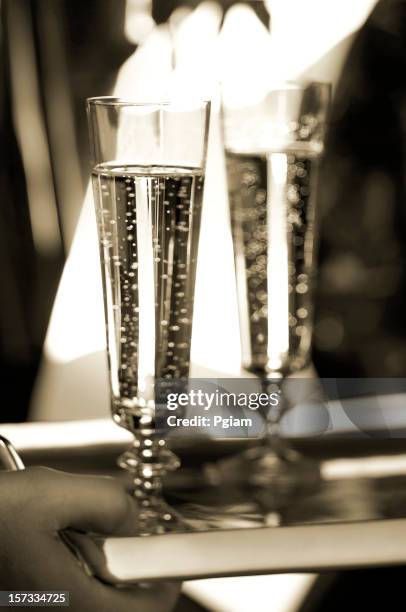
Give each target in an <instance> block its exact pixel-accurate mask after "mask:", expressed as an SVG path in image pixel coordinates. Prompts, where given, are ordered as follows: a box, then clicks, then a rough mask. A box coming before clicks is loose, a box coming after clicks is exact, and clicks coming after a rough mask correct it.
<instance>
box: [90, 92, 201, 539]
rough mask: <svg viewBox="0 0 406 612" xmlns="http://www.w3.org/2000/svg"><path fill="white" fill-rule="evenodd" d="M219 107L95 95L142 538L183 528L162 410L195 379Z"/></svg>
mask: <svg viewBox="0 0 406 612" xmlns="http://www.w3.org/2000/svg"><path fill="white" fill-rule="evenodd" d="M209 116H210V103H209V102H207V101H196V102H190V104H189V103H185V102H183V103H182V104H177V103H175V102H168V103H146V104H139V103H135V102H132V101H127V100H122V99H118V98H113V97H102V98H90V99H89V100H88V119H89V128H90V142H91V149H92V182H93V192H94V201H95V208H96V216H97V224H98V235H99V246H100V260H101V267H102V279H103V295H104V309H105V320H106V336H107V349H108V363H109V375H110V388H111V406H112V413H113V418H114V420H115V421H116V423H118V424H119V425H121V426H123V427H125V428H127V429H128V430H130V431H131V432H132V433H133V435H134V443H133V445H132V447H131V448H130V449H129V450H127V451H126V452H125V453H124V454H123V455H122V456H121V457H120V458H119V465H120V466H121V467H122V468H124V469H127V470H129V471H130V472H132V474H133V476H134V495H135V496H136V498H137V499H138V501H139V503H140V506H141V512H140V522H139V531H140V533H141V534H148V533H162V532H165V531H169V530H172V529H176V528H177V527H178V526H179V524H180V523H181V519H180V518H179V517H178V516H177V515H176V513H175V512H174V511H173V510H172V509H171V508H169V507H168V505H167V504H166V503H165V501H164V499H163V497H162V477H163V475H164V474H165V473H166V472H167V471H168V470H174V469H176V468H177V467H178V466H179V460H178V459H177V457H176V456H175V455H174V454H173V453H172V452H171V451H170V450H169V449H167V448H166V446H165V440H164V437H163V434H162V432H161V431H160V430H159V427H158V424H157V418H156V417H157V406H158V404H159V403H160V402H161V401H162V397H163V396H164V390H165V386H167V385H168V384H170V383H171V381H175V382H178V383H179V381H187V378H188V376H189V363H190V344H191V332H192V322H193V298H194V287H195V276H196V262H197V251H198V242H199V233H200V217H201V207H202V200H203V185H204V175H205V163H206V152H207V139H208V126H209Z"/></svg>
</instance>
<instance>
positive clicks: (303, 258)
mask: <svg viewBox="0 0 406 612" xmlns="http://www.w3.org/2000/svg"><path fill="white" fill-rule="evenodd" d="M254 93H255V92H254ZM329 101H330V86H329V85H328V84H326V83H308V84H304V85H301V84H296V83H287V84H283V85H281V86H279V87H275V88H269V89H267V90H265V91H264V90H262V91H261V92H260V95H258V97H257V98H255V96H251V98H250V97H248V98H247V96H245V101H242V102H241V104H240V103H239V100H238V97H237V96H236V95H233V96H230V95H227V90H225V94H223V111H222V114H223V134H224V145H225V155H226V168H227V182H228V194H229V204H230V216H231V228H232V237H233V246H234V259H235V272H236V281H237V292H238V305H239V313H240V332H241V346H242V361H243V364H242V365H243V368H244V369H245V370H246V371H248V372H251V373H254V374H255V375H256V376H258V378H259V379H260V384H261V387H262V390H263V391H264V392H272V391H275V390H278V391H279V392H280V394H281V401H280V404H279V406H278V410H277V411H276V412H271V413H270V414H269V415H268V418H267V430H268V442H269V440H271V446H272V450H273V451H274V452H276V455H277V457H275V455H274V454H273V453H271V452H270V449H269V446H268V447H266V448H265V450H264V449H262V450H260V451H257V455H258V454H259V455H260V456H261V458H262V460H263V461H262V463H263V464H267V465H269V466H271V468H272V470H273V469H274V466H275V462H276V461H277V460H278V459H279V458H280V457H284V458H289V457H290V458H292V457H293V458H296V455H295V453H294V452H293V451H292V450H291V449H290V448H289V447H288V446H287V445H286V444H284V443H283V441H282V440H281V439H280V432H279V427H280V418H281V413H282V412H283V410H286V408H287V407H288V405H289V397H288V395H289V394H288V392H289V386H288V385H287V384H286V382H285V381H286V377H287V376H290V375H292V374H295V373H296V375H297V373H298V372H301V371H303V370H304V369H305V368H306V367H307V366H308V365H309V363H310V359H311V353H310V349H311V337H312V312H313V296H312V292H313V285H314V281H313V279H314V275H315V269H316V266H315V255H314V253H315V242H316V241H315V237H316V232H315V212H316V196H317V184H318V166H319V160H320V157H321V155H322V153H323V148H324V138H325V128H326V116H327V111H328V108H329Z"/></svg>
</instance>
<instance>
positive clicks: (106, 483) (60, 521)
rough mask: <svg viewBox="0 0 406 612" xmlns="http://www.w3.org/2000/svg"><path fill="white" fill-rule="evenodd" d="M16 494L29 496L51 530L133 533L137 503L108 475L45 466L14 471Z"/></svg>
mask: <svg viewBox="0 0 406 612" xmlns="http://www.w3.org/2000/svg"><path fill="white" fill-rule="evenodd" d="M13 476H14V478H15V480H17V479H18V481H19V482H18V486H19V496H17V497H19V498H20V499H21V491H24V498H25V499H29V500H30V504H31V505H32V508H33V516H37V517H38V520H39V521H40V522H41V526H42V527H43V528H44V529H46V530H50V531H52V530H53V531H59V530H61V529H66V528H69V527H70V528H73V529H78V530H82V531H93V532H97V533H102V534H108V535H113V534H114V535H119V534H130V533H134V531H135V530H136V526H137V505H136V503H135V501H134V499H132V498H131V497H130V496H129V495H128V493H127V492H126V489H125V485H124V484H122V483H120V482H119V481H118V480H115V479H113V478H110V477H99V476H82V475H74V474H67V473H65V472H58V471H56V470H51V469H48V468H28V469H27V470H25V471H24V472H19V473H16V474H15V475H13Z"/></svg>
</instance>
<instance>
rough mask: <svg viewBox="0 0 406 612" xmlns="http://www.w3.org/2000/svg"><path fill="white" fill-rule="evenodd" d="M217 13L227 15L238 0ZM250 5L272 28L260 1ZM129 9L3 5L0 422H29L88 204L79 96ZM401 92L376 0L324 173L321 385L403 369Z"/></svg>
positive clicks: (339, 99)
mask: <svg viewBox="0 0 406 612" xmlns="http://www.w3.org/2000/svg"><path fill="white" fill-rule="evenodd" d="M136 1H137V0H135V2H136ZM139 4H140V6H141V5H142V4H144V5H145V6H148V2H144V3H142V2H141V0H140V3H139ZM198 4H199V2H198V1H197V0H179V1H178V0H167V1H165V2H158V1H154V2H153V3H152V17H153V19H154V20H155V22H156V23H164V22H166V21H167V20H168V18H169V17H170V15H171V14H172V12H173V11H174V10H175V9H176V8H177V7H179V6H180V5H182V6H189V7H191V8H194V7H196V6H197V5H198ZM218 4H221V5H222V7H223V13H224V14H225V12H226V11H227V10H228V9H229V8H230V7H231V6H232V5H233V4H236V2H233V0H223V1H222V2H218ZM249 4H250V6H252V7H253V8H254V10H255V12H256V13H257V16H258V17H259V18H260V19H261V21H262V22H263V23H264V24H265V25H266V26H269V25H270V26H271V27H272V16H270V15H269V13H268V11H267V9H266V8H265V6H264V4H263V3H262V2H253V3H249ZM125 11H126V3H125V1H124V0H87V1H86V2H79V0H3V2H2V4H1V19H2V24H1V27H2V32H1V38H0V45H1V56H0V63H1V73H0V76H1V80H2V87H1V92H0V100H1V102H0V129H1V139H0V162H1V163H0V192H1V206H0V215H1V221H0V274H1V278H2V291H1V300H0V373H1V374H0V375H1V382H2V389H3V405H4V408H3V413H2V415H1V417H0V419H1V420H2V421H13V420H15V421H19V420H24V418H25V417H26V413H27V407H28V402H29V399H30V396H31V392H32V387H33V383H34V381H35V376H36V373H37V370H38V366H39V362H40V357H41V351H42V346H43V342H44V338H45V334H46V330H47V325H48V322H49V317H50V313H51V308H52V304H53V300H54V298H55V292H56V289H57V286H58V281H59V279H60V276H61V272H62V269H63V265H64V261H65V257H66V254H67V252H68V249H69V246H70V243H71V241H72V237H73V234H74V230H75V226H76V223H77V220H78V216H79V212H80V205H81V203H82V201H83V195H84V191H85V188H86V184H87V176H88V142H87V127H86V115H85V111H84V99H85V98H86V97H87V96H91V95H94V94H95V92H97V95H106V94H109V93H111V90H112V87H113V85H114V82H115V79H116V76H117V72H118V70H119V68H120V66H121V65H122V64H123V62H124V61H125V60H126V59H127V58H128V57H129V56H130V55H131V54H132V53H133V52H134V50H135V49H136V47H137V42H136V41H131V42H130V41H129V40H128V39H127V38H126V36H125V28H124V19H125ZM106 23H108V24H109V27H108V28H106ZM405 96H406V3H405V2H403V1H402V0H381V1H380V2H379V3H378V5H377V6H376V8H375V10H374V11H373V13H372V14H371V16H370V17H369V19H368V21H367V23H366V25H365V26H364V27H363V28H362V29H361V31H360V32H359V33H358V34H357V36H356V38H355V42H354V44H353V46H352V48H351V51H350V54H349V56H348V58H347V60H346V63H345V67H344V70H343V73H342V76H341V78H340V80H339V84H338V87H337V91H336V95H335V100H334V105H333V110H332V116H331V126H330V131H329V135H328V139H327V146H326V155H325V159H324V163H323V167H322V177H321V178H322V180H321V190H320V232H321V233H320V271H319V278H318V287H317V292H316V319H315V336H314V352H313V355H314V362H315V366H316V368H317V370H318V372H319V374H320V375H321V376H325V377H340V376H347V377H351V376H354V377H355V376H360V377H363V376H365V377H382V376H388V377H397V376H403V375H404V373H405V370H406V319H405V316H404V312H405V310H406V308H405V307H406V277H405V269H406V268H405V265H404V262H405V257H406V241H405V240H404V239H403V235H404V232H405V225H406V207H405V195H406V194H405V178H404V177H405V159H406V157H405V155H406V152H405V143H406V100H405Z"/></svg>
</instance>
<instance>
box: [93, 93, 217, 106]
mask: <svg viewBox="0 0 406 612" xmlns="http://www.w3.org/2000/svg"><path fill="white" fill-rule="evenodd" d="M86 102H87V104H88V105H95V106H135V107H139V108H142V107H153V106H158V107H160V106H163V107H179V102H175V101H173V100H160V101H156V102H152V101H150V100H148V101H146V102H136V101H135V100H128V99H126V98H121V97H117V96H92V97H90V98H86ZM193 102H194V103H199V104H200V105H202V106H207V105H209V104H210V103H211V100H210V99H198V98H196V99H193Z"/></svg>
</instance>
